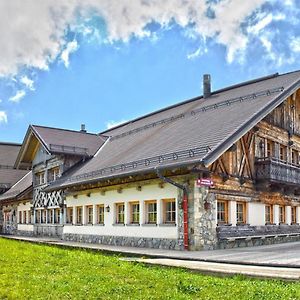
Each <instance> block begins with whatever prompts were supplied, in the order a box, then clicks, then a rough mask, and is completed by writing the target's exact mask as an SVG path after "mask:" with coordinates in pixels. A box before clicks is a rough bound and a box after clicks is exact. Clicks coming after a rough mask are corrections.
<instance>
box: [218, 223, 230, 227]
mask: <svg viewBox="0 0 300 300" xmlns="http://www.w3.org/2000/svg"><path fill="white" fill-rule="evenodd" d="M217 226H218V227H228V226H232V224H231V223H218V224H217Z"/></svg>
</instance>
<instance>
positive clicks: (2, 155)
mask: <svg viewBox="0 0 300 300" xmlns="http://www.w3.org/2000/svg"><path fill="white" fill-rule="evenodd" d="M20 149H21V144H15V143H4V142H0V166H11V167H12V166H13V165H14V164H15V161H16V159H17V156H18V153H19V151H20Z"/></svg>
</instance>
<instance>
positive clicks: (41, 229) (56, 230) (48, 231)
mask: <svg viewBox="0 0 300 300" xmlns="http://www.w3.org/2000/svg"><path fill="white" fill-rule="evenodd" d="M34 235H35V236H49V237H59V238H61V237H62V235H63V225H45V224H43V225H41V224H35V225H34Z"/></svg>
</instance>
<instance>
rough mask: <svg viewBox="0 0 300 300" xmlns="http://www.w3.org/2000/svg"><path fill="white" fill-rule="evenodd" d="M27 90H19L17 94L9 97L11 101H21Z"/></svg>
mask: <svg viewBox="0 0 300 300" xmlns="http://www.w3.org/2000/svg"><path fill="white" fill-rule="evenodd" d="M25 95H26V92H25V91H24V90H19V91H17V92H16V94H15V95H14V96H12V97H10V98H9V101H11V102H15V103H19V102H20V101H21V99H22V98H23V97H25Z"/></svg>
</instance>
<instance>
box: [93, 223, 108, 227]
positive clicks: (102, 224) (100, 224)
mask: <svg viewBox="0 0 300 300" xmlns="http://www.w3.org/2000/svg"><path fill="white" fill-rule="evenodd" d="M94 226H105V224H104V223H98V224H94Z"/></svg>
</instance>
